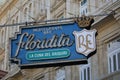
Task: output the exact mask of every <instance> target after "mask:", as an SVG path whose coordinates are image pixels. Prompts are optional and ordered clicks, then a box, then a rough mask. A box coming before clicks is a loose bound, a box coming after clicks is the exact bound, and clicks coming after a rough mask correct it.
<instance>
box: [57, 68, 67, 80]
mask: <svg viewBox="0 0 120 80" xmlns="http://www.w3.org/2000/svg"><path fill="white" fill-rule="evenodd" d="M55 80H65V68H64V67H62V68H59V69H57V70H56V76H55Z"/></svg>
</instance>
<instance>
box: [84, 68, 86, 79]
mask: <svg viewBox="0 0 120 80" xmlns="http://www.w3.org/2000/svg"><path fill="white" fill-rule="evenodd" d="M84 80H86V69H84Z"/></svg>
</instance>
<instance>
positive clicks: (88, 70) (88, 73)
mask: <svg viewBox="0 0 120 80" xmlns="http://www.w3.org/2000/svg"><path fill="white" fill-rule="evenodd" d="M87 75H88V80H90V68H89V67H88V68H87Z"/></svg>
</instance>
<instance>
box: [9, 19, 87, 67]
mask: <svg viewBox="0 0 120 80" xmlns="http://www.w3.org/2000/svg"><path fill="white" fill-rule="evenodd" d="M73 23H77V22H76V21H75V19H74V18H71V19H64V20H60V21H56V20H55V21H54V20H53V21H48V22H47V24H46V21H45V22H43V23H40V24H38V25H32V26H29V27H45V26H51V25H52V26H54V25H65V24H73ZM29 27H26V26H20V28H19V29H20V30H19V31H20V32H17V33H15V35H14V36H15V37H12V38H10V40H9V42H10V44H11V40H13V39H17V35H18V34H21V31H22V29H23V28H29ZM78 27H79V26H78ZM87 60H88V59H87V56H86V58H84V59H77V60H67V61H65V60H63V61H55V62H54V61H53V62H45V63H40V62H39V63H31V64H21V60H20V59H18V58H16V57H12V58H11V46H10V61H11V62H14V63H17V64H18V66H20V67H26V66H36V65H51V64H58V65H59V64H64V63H74V62H86V61H87Z"/></svg>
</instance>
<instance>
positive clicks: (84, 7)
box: [80, 0, 88, 16]
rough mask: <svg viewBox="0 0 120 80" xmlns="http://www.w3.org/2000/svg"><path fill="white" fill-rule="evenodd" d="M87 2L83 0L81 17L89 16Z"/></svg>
mask: <svg viewBox="0 0 120 80" xmlns="http://www.w3.org/2000/svg"><path fill="white" fill-rule="evenodd" d="M87 13H88V11H87V0H82V1H81V4H80V15H81V16H82V15H87Z"/></svg>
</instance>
